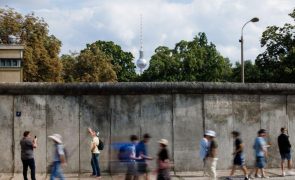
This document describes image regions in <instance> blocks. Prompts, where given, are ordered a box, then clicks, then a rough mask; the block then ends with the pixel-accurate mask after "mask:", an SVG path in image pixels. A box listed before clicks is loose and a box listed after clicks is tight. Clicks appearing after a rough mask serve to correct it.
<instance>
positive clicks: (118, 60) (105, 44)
mask: <svg viewBox="0 0 295 180" xmlns="http://www.w3.org/2000/svg"><path fill="white" fill-rule="evenodd" d="M90 46H96V47H98V48H99V49H100V50H101V51H102V52H103V53H104V54H105V55H106V56H108V58H110V59H111V63H112V65H113V69H114V71H115V72H116V75H117V80H118V81H119V82H128V81H134V79H135V78H136V72H135V68H136V67H135V65H134V63H133V62H132V60H133V59H134V57H133V55H132V54H131V53H130V52H125V51H123V50H122V48H121V47H120V46H119V45H117V44H115V43H114V42H112V41H96V42H94V43H92V44H91V45H90Z"/></svg>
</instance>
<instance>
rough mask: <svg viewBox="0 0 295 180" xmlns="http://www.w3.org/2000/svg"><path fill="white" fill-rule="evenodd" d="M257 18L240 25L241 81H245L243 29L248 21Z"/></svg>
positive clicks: (254, 20)
mask: <svg viewBox="0 0 295 180" xmlns="http://www.w3.org/2000/svg"><path fill="white" fill-rule="evenodd" d="M258 21H259V19H258V18H257V17H254V18H252V19H251V20H250V21H248V22H246V23H245V24H244V26H243V27H242V31H241V39H240V40H239V42H240V43H241V67H242V69H241V80H242V83H244V82H245V76H244V39H243V30H244V27H245V26H246V25H247V24H248V23H249V22H258Z"/></svg>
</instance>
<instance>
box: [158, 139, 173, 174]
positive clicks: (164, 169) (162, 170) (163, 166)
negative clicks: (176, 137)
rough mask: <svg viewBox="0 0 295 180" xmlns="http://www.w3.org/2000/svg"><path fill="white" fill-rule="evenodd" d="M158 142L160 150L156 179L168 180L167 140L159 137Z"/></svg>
mask: <svg viewBox="0 0 295 180" xmlns="http://www.w3.org/2000/svg"><path fill="white" fill-rule="evenodd" d="M158 142H159V145H160V152H159V154H158V162H157V164H158V176H157V180H170V174H169V173H170V172H169V171H170V162H169V155H168V150H167V146H168V141H167V140H166V139H161V140H160V141H158Z"/></svg>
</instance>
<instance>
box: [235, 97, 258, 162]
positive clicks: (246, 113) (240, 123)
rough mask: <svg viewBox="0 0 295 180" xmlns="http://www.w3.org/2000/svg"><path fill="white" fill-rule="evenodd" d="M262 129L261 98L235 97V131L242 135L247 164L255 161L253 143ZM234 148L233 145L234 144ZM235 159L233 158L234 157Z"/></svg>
mask: <svg viewBox="0 0 295 180" xmlns="http://www.w3.org/2000/svg"><path fill="white" fill-rule="evenodd" d="M259 129H260V98H259V96H258V95H233V130H235V131H239V132H240V133H241V139H242V140H243V143H244V148H245V150H244V152H245V154H246V164H247V165H249V166H252V165H253V164H254V161H255V157H254V155H253V154H254V151H253V143H254V139H255V138H256V136H257V133H256V131H258V130H259ZM232 147H233V144H232ZM232 158H233V157H232Z"/></svg>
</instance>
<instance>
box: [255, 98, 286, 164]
mask: <svg viewBox="0 0 295 180" xmlns="http://www.w3.org/2000/svg"><path fill="white" fill-rule="evenodd" d="M286 105H287V99H286V96H270V95H265V96H260V106H261V107H260V109H261V127H262V128H264V129H267V130H268V131H269V132H270V133H269V136H268V143H269V144H270V145H271V146H270V148H268V151H269V154H270V155H269V158H268V166H269V167H279V162H280V159H281V158H280V154H279V149H278V145H277V144H278V143H277V138H278V135H279V134H280V129H281V127H284V126H286V127H288V116H287V111H286V108H287V107H286Z"/></svg>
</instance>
